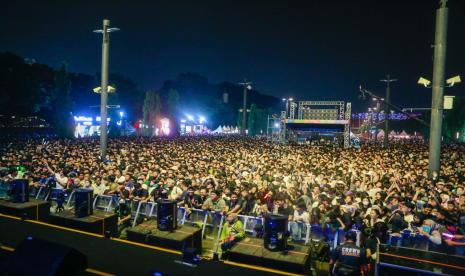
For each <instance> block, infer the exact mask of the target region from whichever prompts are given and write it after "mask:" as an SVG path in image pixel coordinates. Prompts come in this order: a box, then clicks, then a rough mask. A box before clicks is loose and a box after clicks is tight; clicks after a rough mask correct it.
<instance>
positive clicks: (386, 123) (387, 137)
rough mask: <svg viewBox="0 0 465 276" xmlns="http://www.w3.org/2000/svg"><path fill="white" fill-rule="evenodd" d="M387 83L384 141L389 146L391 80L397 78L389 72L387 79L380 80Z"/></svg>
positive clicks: (385, 145) (385, 146)
mask: <svg viewBox="0 0 465 276" xmlns="http://www.w3.org/2000/svg"><path fill="white" fill-rule="evenodd" d="M380 81H382V82H385V83H386V98H385V99H384V141H383V146H384V148H387V147H388V145H389V114H390V112H389V104H390V103H391V82H394V81H397V79H391V76H390V75H389V74H387V75H386V79H384V80H380Z"/></svg>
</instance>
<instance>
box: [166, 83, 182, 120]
mask: <svg viewBox="0 0 465 276" xmlns="http://www.w3.org/2000/svg"><path fill="white" fill-rule="evenodd" d="M178 113H179V93H178V90H176V89H170V90H169V92H168V116H169V117H170V118H171V119H174V118H175V117H176V116H177V115H178Z"/></svg>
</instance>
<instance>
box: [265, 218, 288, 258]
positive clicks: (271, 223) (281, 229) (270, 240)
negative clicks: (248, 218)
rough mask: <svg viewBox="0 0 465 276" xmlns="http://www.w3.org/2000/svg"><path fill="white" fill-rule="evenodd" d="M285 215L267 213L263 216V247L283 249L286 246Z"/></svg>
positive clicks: (275, 249) (272, 249)
mask: <svg viewBox="0 0 465 276" xmlns="http://www.w3.org/2000/svg"><path fill="white" fill-rule="evenodd" d="M287 237H288V233H287V217H286V216H280V215H269V216H266V217H265V234H264V236H263V241H264V247H265V248H266V249H268V250H271V251H283V250H285V249H286V247H287Z"/></svg>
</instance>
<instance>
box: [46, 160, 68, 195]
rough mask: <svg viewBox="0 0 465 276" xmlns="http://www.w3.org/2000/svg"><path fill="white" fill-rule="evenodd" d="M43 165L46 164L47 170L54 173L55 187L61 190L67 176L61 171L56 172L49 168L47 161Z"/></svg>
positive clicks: (65, 184)
mask: <svg viewBox="0 0 465 276" xmlns="http://www.w3.org/2000/svg"><path fill="white" fill-rule="evenodd" d="M45 165H47V169H48V171H49V172H50V173H52V174H53V175H55V180H56V189H60V190H63V189H64V188H65V187H66V186H67V184H68V177H66V176H65V175H64V173H63V171H60V173H57V172H55V171H54V170H52V168H50V166H49V165H48V163H45Z"/></svg>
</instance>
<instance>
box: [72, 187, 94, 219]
mask: <svg viewBox="0 0 465 276" xmlns="http://www.w3.org/2000/svg"><path fill="white" fill-rule="evenodd" d="M92 198H93V191H92V190H90V189H77V190H76V191H75V192H74V199H75V201H74V216H75V217H77V218H83V217H87V216H90V215H92V214H93V209H92Z"/></svg>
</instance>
